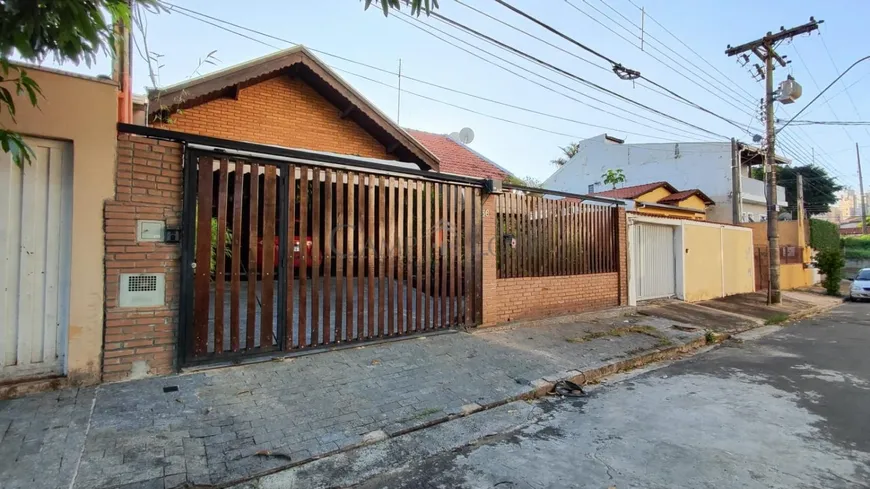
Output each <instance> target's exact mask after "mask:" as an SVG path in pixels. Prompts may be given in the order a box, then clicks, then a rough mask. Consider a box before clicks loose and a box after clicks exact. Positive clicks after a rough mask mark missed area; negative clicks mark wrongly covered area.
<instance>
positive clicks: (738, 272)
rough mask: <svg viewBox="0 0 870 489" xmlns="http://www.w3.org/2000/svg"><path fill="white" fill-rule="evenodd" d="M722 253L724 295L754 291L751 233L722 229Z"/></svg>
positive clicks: (727, 228)
mask: <svg viewBox="0 0 870 489" xmlns="http://www.w3.org/2000/svg"><path fill="white" fill-rule="evenodd" d="M722 253H723V255H724V262H725V269H724V271H725V295H733V294H743V293H746V292H752V291H754V290H755V276H754V275H753V274H754V272H755V257H754V255H753V246H752V233H747V232H746V231H744V230H742V229H734V228H731V227H723V228H722Z"/></svg>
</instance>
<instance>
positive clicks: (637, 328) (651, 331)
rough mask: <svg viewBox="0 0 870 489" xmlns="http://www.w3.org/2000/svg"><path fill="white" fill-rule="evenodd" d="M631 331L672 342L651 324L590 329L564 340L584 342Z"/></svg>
mask: <svg viewBox="0 0 870 489" xmlns="http://www.w3.org/2000/svg"><path fill="white" fill-rule="evenodd" d="M631 333H636V334H645V335H647V336H652V337H653V338H658V339H659V341H662V340H665V341H667V342H668V345H670V344H672V343H671V340H669V339H667V338H666V337H665V336H664V335H663V334H662V333H661V331H659V330H657V329H655V328H653V327H652V326H644V325H634V326H620V327H618V328H613V329H611V330H609V331H592V332H589V333H586V334H585V335H583V336H580V337H575V338H565V341H567V342H568V343H586V342H587V341H592V340H597V339H599V338H605V337H608V336H613V337H622V336H625V335H627V334H631Z"/></svg>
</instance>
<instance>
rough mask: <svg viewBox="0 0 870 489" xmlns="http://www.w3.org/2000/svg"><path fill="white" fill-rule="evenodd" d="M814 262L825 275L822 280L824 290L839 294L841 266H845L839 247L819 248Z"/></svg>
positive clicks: (841, 277)
mask: <svg viewBox="0 0 870 489" xmlns="http://www.w3.org/2000/svg"><path fill="white" fill-rule="evenodd" d="M814 264H815V266H816V268H818V269H819V272H821V273H822V274H823V275H824V276H825V278H824V279H823V280H822V286H823V287H824V288H825V292H827V293H828V295H840V282H841V281H842V280H843V267H845V266H846V260H845V259H844V258H843V251H842V250H840V248H829V249H826V250H821V251H819V252H818V253H817V254H816V262H815V263H814Z"/></svg>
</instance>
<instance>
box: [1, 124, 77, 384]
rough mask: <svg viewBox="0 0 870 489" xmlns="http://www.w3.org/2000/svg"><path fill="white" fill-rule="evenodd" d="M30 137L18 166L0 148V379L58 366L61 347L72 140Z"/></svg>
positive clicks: (46, 371) (65, 305) (44, 371)
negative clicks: (29, 152)
mask: <svg viewBox="0 0 870 489" xmlns="http://www.w3.org/2000/svg"><path fill="white" fill-rule="evenodd" d="M27 143H28V144H29V145H30V147H31V148H32V149H33V151H34V153H35V157H34V158H32V163H31V164H29V165H26V164H25V166H24V167H23V168H21V167H18V166H17V165H15V163H13V162H12V158H11V155H10V154H8V153H5V152H3V151H0V254H2V256H0V381H7V380H12V379H23V378H30V377H37V376H44V375H51V374H60V373H62V370H63V364H64V356H65V353H66V351H65V345H66V330H67V316H68V314H67V311H68V302H69V253H70V246H71V242H70V225H71V221H72V219H71V211H72V191H71V189H72V161H71V151H70V149H71V148H70V145H69V144H68V143H62V142H58V141H48V140H42V139H28V140H27Z"/></svg>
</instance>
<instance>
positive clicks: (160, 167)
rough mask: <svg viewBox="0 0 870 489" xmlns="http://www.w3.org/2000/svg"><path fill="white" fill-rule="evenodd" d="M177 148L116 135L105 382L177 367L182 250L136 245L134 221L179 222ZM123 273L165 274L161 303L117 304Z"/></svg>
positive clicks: (108, 213)
mask: <svg viewBox="0 0 870 489" xmlns="http://www.w3.org/2000/svg"><path fill="white" fill-rule="evenodd" d="M181 168H182V148H181V145H180V144H178V143H173V142H169V141H157V140H153V139H148V138H144V137H139V136H131V135H128V134H119V135H118V168H117V176H116V181H115V198H114V199H113V200H108V201H106V203H105V213H104V217H105V233H106V265H105V266H106V306H105V307H106V326H105V337H104V344H103V380H105V381H113V380H123V379H128V378H135V377H143V376H147V375H160V374H168V373H171V372H173V371H174V362H175V351H176V350H175V346H176V345H175V343H176V338H177V331H176V330H177V324H178V295H179V282H178V278H179V268H180V256H181V247H180V246H179V245H177V244H168V243H163V242H140V241H138V239H137V233H136V227H137V221H139V220H157V221H164V222H165V223H166V226H167V227H177V226H178V225H179V223H180V219H181V192H182V175H181V173H182V170H181ZM123 273H132V274H139V273H163V274H164V278H165V285H166V295H165V303H164V305H162V306H157V307H120V305H119V303H118V295H119V292H120V286H121V284H120V277H121V274H123Z"/></svg>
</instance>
